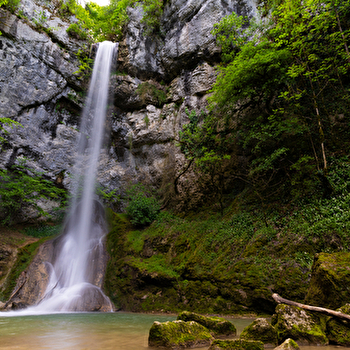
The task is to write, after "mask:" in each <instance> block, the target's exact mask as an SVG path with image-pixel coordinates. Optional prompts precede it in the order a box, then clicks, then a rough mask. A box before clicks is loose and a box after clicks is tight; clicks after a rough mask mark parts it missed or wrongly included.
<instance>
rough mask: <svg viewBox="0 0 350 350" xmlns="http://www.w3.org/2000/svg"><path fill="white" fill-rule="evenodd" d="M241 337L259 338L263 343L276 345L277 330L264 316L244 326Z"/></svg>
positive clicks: (248, 338)
mask: <svg viewBox="0 0 350 350" xmlns="http://www.w3.org/2000/svg"><path fill="white" fill-rule="evenodd" d="M240 338H241V339H246V340H260V341H262V342H263V343H264V344H266V345H267V344H268V345H273V346H276V345H277V344H278V340H277V331H276V329H275V327H274V326H272V325H271V323H269V322H268V321H267V319H266V318H257V319H256V320H254V321H253V323H251V324H250V325H249V326H248V327H246V328H244V330H243V332H242V333H241V335H240Z"/></svg>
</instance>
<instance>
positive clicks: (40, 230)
mask: <svg viewBox="0 0 350 350" xmlns="http://www.w3.org/2000/svg"><path fill="white" fill-rule="evenodd" d="M61 232H62V226H61V225H54V226H50V225H40V226H28V227H26V228H25V229H24V230H23V233H24V234H26V235H27V236H31V237H36V238H43V237H52V236H56V235H58V234H60V233H61Z"/></svg>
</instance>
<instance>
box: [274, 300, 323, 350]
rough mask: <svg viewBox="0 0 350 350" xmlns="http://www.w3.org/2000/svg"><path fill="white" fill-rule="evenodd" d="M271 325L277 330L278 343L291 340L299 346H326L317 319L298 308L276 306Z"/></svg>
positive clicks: (282, 305)
mask: <svg viewBox="0 0 350 350" xmlns="http://www.w3.org/2000/svg"><path fill="white" fill-rule="evenodd" d="M272 325H273V326H274V327H275V329H276V330H277V334H278V341H279V342H283V341H285V340H286V339H288V338H292V339H293V340H295V341H296V342H297V343H298V344H299V345H327V344H328V339H327V337H326V335H325V333H324V331H323V330H322V328H321V324H320V321H319V319H318V318H317V317H316V316H314V315H313V314H310V313H308V312H306V311H305V310H303V309H301V308H299V307H296V306H290V305H284V304H280V305H278V306H277V307H276V315H274V317H273V321H272Z"/></svg>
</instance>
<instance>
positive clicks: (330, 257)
mask: <svg viewBox="0 0 350 350" xmlns="http://www.w3.org/2000/svg"><path fill="white" fill-rule="evenodd" d="M349 285H350V253H333V254H327V253H320V254H318V255H316V256H315V259H314V263H313V266H312V277H311V281H310V285H309V289H308V293H307V296H306V303H307V304H309V305H315V306H321V307H326V308H329V309H337V308H339V307H341V306H343V305H344V304H345V303H347V302H348V301H349V300H350V290H349V287H348V286H349Z"/></svg>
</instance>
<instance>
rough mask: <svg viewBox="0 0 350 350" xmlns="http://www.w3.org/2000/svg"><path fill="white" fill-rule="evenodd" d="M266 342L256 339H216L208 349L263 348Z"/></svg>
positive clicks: (261, 349) (256, 349) (245, 349)
mask: <svg viewBox="0 0 350 350" xmlns="http://www.w3.org/2000/svg"><path fill="white" fill-rule="evenodd" d="M263 349H264V343H263V342H261V341H254V340H242V339H240V340H214V341H213V342H212V344H211V345H210V347H209V349H208V350H263Z"/></svg>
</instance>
